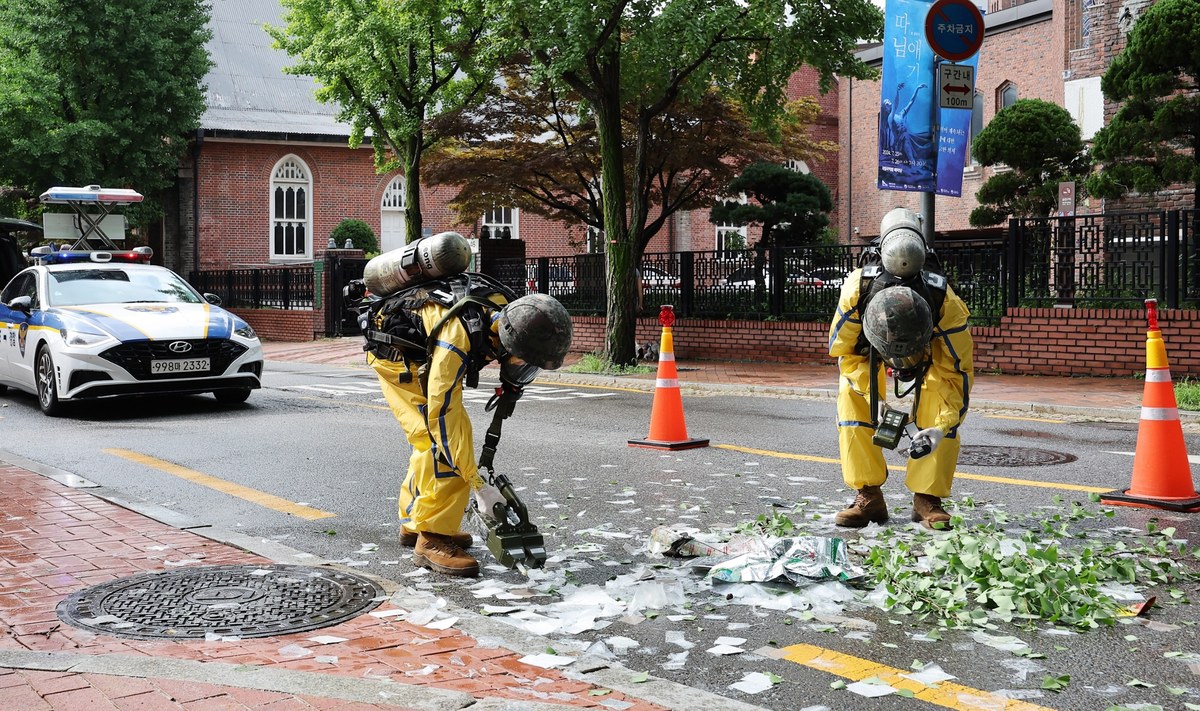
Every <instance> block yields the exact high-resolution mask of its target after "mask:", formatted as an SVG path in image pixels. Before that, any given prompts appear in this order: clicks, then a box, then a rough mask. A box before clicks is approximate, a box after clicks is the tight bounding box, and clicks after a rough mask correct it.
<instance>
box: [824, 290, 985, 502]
mask: <svg viewBox="0 0 1200 711" xmlns="http://www.w3.org/2000/svg"><path fill="white" fill-rule="evenodd" d="M861 276H862V270H861V269H856V270H854V271H853V272H852V273H851V274H850V275H849V276H848V277H846V281H845V282H844V283H843V286H842V293H841V296H840V298H839V300H838V308H837V313H836V314H835V315H834V317H833V323H832V324H831V325H830V327H829V355H831V356H834V357H836V358H837V359H838V369H839V371H840V373H841V377H840V378H839V386H838V397H837V414H838V422H837V426H838V449H839V451H840V453H841V459H842V480H843V481H845V482H846V486H849V487H851V488H853V489H856V490H857V489H861V488H863V487H864V486H880V485H882V484H883V482H884V481H885V480H886V479H887V462H886V461H885V460H884V458H883V450H881V449H880V448H879V447H878V446H877V445H876V444H874V443H873V442H872V441H871V437H872V436H873V435H874V434H875V429H874V427H872V426H871V401H870V390H869V389H868V388H869V385H870V375H869V372H868V371H869V370H870V367H869V365H868V359H867V356H866V355H860V354H859V353H857V352H856V349H857V345H858V337H859V334H861V333H862V314H861V313H859V310H858V301H859V287H860V285H861V282H862V279H861ZM969 316H970V312H969V311H968V310H967V305H966V304H964V303H963V301H962V299H960V298H959V297H958V295H957V294H955V293H954V290H953V289H951V288H950V287H949V286H947V287H946V299H945V301H944V302H943V304H942V312H941V314H938V315H936V316H935V318H936V319H937V323H936V324H935V325H934V328H933V339H932V342H931V346H932V358H933V364H932V365H931V366H930V368H929V372H928V373H926V375H925V380H924V384H923V385H922V386H921V397H920V402H919V403H918V405H917V412H916V415H915V420H916V424H917V427H918V428H919V429H926V428H929V427H937V428H938V429H940V430H941V431H942V432H943V433H945V435H946V436H945V438H943V439H942V443H941V444H940V445H939V446H938V448H937V449H936V450H934V452H933V453H932V454H930V455H928V456H926V457H922V458H921V459H909V460H908V477H907V479H906V480H905V483H906V485H907V486H908V488H909V490H910V491H912V492H913V493H916V494H929V495H930V496H936V497H938V498H943V497H946V496H949V495H950V484H951V481H952V479H953V477H954V468H955V467H956V466H957V465H958V452H959V447H960V445H961V440H960V439H959V437H958V427H959V425H961V424H962V422H963V419H964V418H965V417H966V415H967V406H968V404H969V401H970V393H971V381H972V380H973V379H974V377H975V371H974V366H973V364H972V357H973V354H974V345H973V343H972V341H971V331H970V328H969V327H968V326H967V318H968V317H969ZM886 373H887V371H886V369H885V368H884V367H882V366H881V367H880V368H879V372H878V383H879V391H878V392H879V394H880V397H881V399H883V398H884V396H885V395H886V394H887V392H888V389H887V385H888V378H887V374H886Z"/></svg>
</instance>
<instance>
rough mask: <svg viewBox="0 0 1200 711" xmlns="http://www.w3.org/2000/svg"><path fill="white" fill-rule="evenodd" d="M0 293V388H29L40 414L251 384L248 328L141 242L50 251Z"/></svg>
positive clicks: (236, 398) (237, 398)
mask: <svg viewBox="0 0 1200 711" xmlns="http://www.w3.org/2000/svg"><path fill="white" fill-rule="evenodd" d="M31 254H32V256H33V257H34V258H35V262H36V263H35V264H34V265H33V266H30V267H27V268H25V269H24V270H22V271H21V272H19V273H18V274H16V275H15V276H14V277H13V278H12V280H11V281H9V282H8V285H7V286H5V287H4V289H3V291H0V392H3V391H5V390H7V389H8V388H10V387H11V388H15V389H18V390H24V391H27V392H30V393H33V394H35V395H37V399H38V404H39V406H40V407H41V409H42V412H44V413H45V414H47V415H50V416H57V415H60V414H63V412H64V408H66V407H67V403H69V402H71V401H76V400H84V399H90V398H102V397H110V396H118V395H148V394H156V393H202V392H211V393H213V395H215V396H216V398H217V400H218V401H219V402H222V403H240V402H244V401H245V400H246V398H248V397H249V396H250V391H251V390H254V389H257V388H259V387H260V386H261V385H260V379H261V377H262V368H263V354H262V344H261V343H260V342H259V340H258V336H257V335H255V333H254V329H253V328H251V327H250V325H249V324H248V323H246V322H245V321H243V320H242V319H240V318H238V317H237V316H234V315H233V314H231V313H229V312H227V311H225V310H224V309H222V308H220V307H219V306H218V305H217V304H218V303H219V302H220V299H218V298H217V297H216V296H214V295H202V294H200V293H199V292H197V291H196V290H195V289H193V288H192V287H191V285H189V284H188V283H187V282H186V281H184V280H183V279H182V278H180V277H179V275H177V274H175V272H173V271H171V270H170V269H166V268H164V267H159V266H154V265H151V264H149V261H150V256H151V254H152V252H151V250H150V248H149V247H137V248H134V249H132V250H128V251H118V250H99V251H97V250H76V249H63V250H56V249H54V248H53V247H46V246H43V247H37V248H34V249H33V250H32V252H31Z"/></svg>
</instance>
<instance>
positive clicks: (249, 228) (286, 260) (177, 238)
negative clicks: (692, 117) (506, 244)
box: [152, 0, 837, 274]
mask: <svg viewBox="0 0 1200 711" xmlns="http://www.w3.org/2000/svg"><path fill="white" fill-rule="evenodd" d="M281 16H282V11H281V8H280V5H279V2H278V0H239V1H238V2H232V1H230V0H223V1H218V2H215V3H213V7H212V21H211V27H212V30H213V38H212V40H211V41H210V43H209V45H208V47H209V51H210V54H211V56H212V59H213V62H214V67H213V68H212V70H211V71H210V73H209V75H208V77H206V86H207V100H208V106H207V109H206V111H205V113H204V115H203V117H202V119H201V128H200V130H199V131H198V132H197V136H196V139H195V142H194V146H193V150H192V151H191V153H190V155H189V156H188V158H187V160H186V161H185V162H184V164H183V165H182V166H181V167H180V171H179V177H178V195H179V199H178V201H177V203H175V204H173V205H172V206H171V207H170V212H171V213H172V214H169V215H168V218H167V220H166V225H167V226H166V229H165V230H164V235H163V237H162V240H161V243H158V244H153V245H152V246H154V247H155V251H156V253H159V254H161V255H162V256H163V261H164V263H165V264H166V265H167V266H169V267H171V268H173V269H175V270H177V271H179V272H181V273H184V274H186V273H188V272H190V271H191V270H193V269H201V270H206V269H220V268H228V267H242V266H262V265H278V264H293V263H305V262H311V261H313V260H314V259H320V258H321V257H322V256H323V255H324V253H325V250H326V248H327V244H328V240H329V235H330V232H331V231H332V230H333V229H334V227H336V226H337V224H338V223H339V222H341V221H342V220H343V219H346V218H354V219H360V220H363V221H365V222H366V223H367V224H369V225H370V226H371V227H372V228H373V229H374V230H375V233H376V234H377V235H379V236H380V238H381V243H382V246H383V247H384V248H385V249H391V248H395V247H398V246H400V245H402V244H403V233H404V228H403V225H404V223H403V220H404V217H403V206H404V200H405V196H404V194H403V181H402V180H400V179H399V176H398V175H397V174H396V173H391V174H387V175H379V174H377V173H376V172H375V169H374V165H373V162H372V152H371V148H370V147H369V145H368V146H364V147H361V148H359V149H353V150H352V149H350V148H349V147H348V146H347V139H348V137H349V134H350V129H349V126H348V125H345V124H341V123H338V121H337V120H336V117H335V114H336V107H335V106H332V105H326V104H321V103H319V102H317V101H316V100H315V99H314V98H313V92H314V90H315V89H316V88H317V85H316V84H315V83H314V82H313V81H312V80H311V79H310V78H308V77H298V76H292V75H288V74H285V73H284V71H283V70H284V68H285V67H287V66H288V65H289V64H290V63H291V59H290V58H289V57H288V55H287V54H286V53H284V52H283V51H281V50H276V49H274V48H272V47H271V38H270V36H269V35H268V34H267V33H266V32H265V31H264V30H263V26H264V25H265V24H272V25H276V26H280V25H282V21H281V20H280V17H281ZM816 87H817V76H816V74H815V72H812V71H801V72H798V73H797V74H796V75H795V76H793V77H792V80H791V82H790V88H789V93H790V94H791V95H792V96H793V97H798V96H801V95H815V94H817V88H816ZM820 102H821V106H822V108H823V110H824V111H825V112H826V114H825V115H823V116H822V117H821V118H820V119H819V121H818V123H817V124H816V125H815V126H814V127H813V134H814V137H815V138H817V139H819V140H829V141H835V140H837V119H836V116H835V113H836V110H837V92H836V91H834V92H831V93H830V94H829V95H827V96H825V97H821V98H820ZM809 168H811V170H812V171H813V172H814V173H815V174H816V175H817V176H818V177H819V178H821V180H822V181H823V182H825V184H826V185H828V186H829V187H830V190H831V191H834V190H836V186H837V161H836V160H835V159H834V158H832V157H831V158H830V159H829V160H823V161H818V162H815V164H814V165H812V166H804V167H803V168H802V169H809ZM454 194H455V191H454V190H453V189H452V188H448V187H438V186H423V187H422V193H421V205H422V210H421V212H422V224H423V227H424V228H426V229H428V230H432V231H433V232H437V231H441V230H447V229H454V230H457V231H459V232H461V233H463V234H464V235H466V236H467V237H468V238H474V239H478V238H480V237H484V236H492V235H495V234H501V235H505V236H510V237H512V238H515V239H520V240H522V241H524V242H525V245H526V249H525V251H526V255H527V256H554V255H564V254H570V253H574V252H578V251H584V250H587V249H588V240H587V231H586V229H585V228H584V227H583V226H582V225H581V226H579V227H570V226H565V225H563V224H562V223H559V222H555V221H550V220H547V219H544V218H542V217H539V216H536V215H532V214H521V211H520V210H517V209H514V208H506V207H504V206H500V207H499V208H498V209H495V210H491V211H489V212H488V213H487V214H485V215H481V216H479V217H478V218H477V219H475V220H474V221H472V222H470V223H467V224H462V223H460V222H459V220H458V218H457V216H456V215H455V214H454V213H452V212H451V211H450V210H449V209H448V207H447V204H448V203H449V201H450V200H451V199H452V198H453V197H454ZM725 229H727V230H733V231H735V232H738V231H740V232H742V233H745V229H744V228H743V229H742V230H738V229H737V228H734V227H726V228H725ZM720 232H721V228H719V227H718V226H715V225H713V224H712V223H710V222H709V221H708V211H707V210H695V211H691V212H685V213H680V214H677V215H676V216H675V218H674V219H673V220H671V221H670V222H669V224H668V225H667V226H666V227H665V228H664V229H663V230H662V231H660V233H659V234H658V235H656V236H655V237H654V239H653V240H652V242H651V243H650V245H649V248H648V250H647V251H648V252H664V251H677V250H711V249H715V248H717V244H718V239H719V233H720ZM749 237H750V239H751V240H752V239H753V238H754V235H753V234H750V235H749ZM338 246H341V245H338Z"/></svg>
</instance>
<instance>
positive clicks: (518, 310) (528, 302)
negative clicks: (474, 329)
mask: <svg viewBox="0 0 1200 711" xmlns="http://www.w3.org/2000/svg"><path fill="white" fill-rule="evenodd" d="M497 327H498V330H499V332H500V345H502V346H503V347H504V350H506V351H508V352H509V353H511V354H512V355H514V356H516V357H518V358H520V359H521V360H523V361H525V362H526V363H528V364H530V365H535V366H537V367H539V368H544V369H546V370H556V369H558V368H559V366H561V365H562V362H563V358H564V357H566V355H567V350H568V349H570V347H571V317H570V315H568V314H567V310H566V309H565V308H563V305H562V304H560V303H558V300H557V299H555V298H554V297H552V296H547V295H546V294H527V295H525V296H522V297H521V298H519V299H517V300H516V301H513V302H512V303H510V304H508V305H506V306H505V307H504V309H503V310H502V311H501V312H500V318H499V319H498V323H497Z"/></svg>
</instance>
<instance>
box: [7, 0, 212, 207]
mask: <svg viewBox="0 0 1200 711" xmlns="http://www.w3.org/2000/svg"><path fill="white" fill-rule="evenodd" d="M207 25H208V12H207V3H205V2H203V1H202V0H126V1H125V2H110V1H107V0H22V2H0V183H7V184H9V185H12V186H16V187H19V188H21V189H23V190H24V191H26V192H27V193H28V194H29V195H30V196H36V195H39V194H41V193H42V192H43V191H44V190H46V189H47V188H49V187H52V186H54V185H71V186H75V185H89V184H99V185H103V186H106V187H130V188H133V189H135V190H137V191H139V192H141V193H143V194H144V195H146V196H147V201H146V203H143V208H142V210H141V211H140V215H141V217H142V219H143V220H145V219H149V218H151V217H154V216H157V214H158V209H157V208H158V204H159V202H160V198H161V192H162V191H163V190H164V189H166V188H168V187H170V186H171V185H173V184H174V181H175V174H176V172H177V171H178V169H179V160H180V158H181V156H182V154H183V152H184V150H186V148H187V146H188V141H189V139H190V138H191V137H192V136H193V135H194V134H195V131H196V129H197V127H199V125H200V114H201V113H202V112H203V110H204V93H203V90H202V85H201V82H202V81H203V79H204V75H205V74H206V73H207V72H208V69H209V67H210V62H209V59H208V53H207V51H206V50H205V48H204V43H205V42H206V41H207V40H208V39H209V37H210V36H211V34H210V32H209V31H208V29H207Z"/></svg>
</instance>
